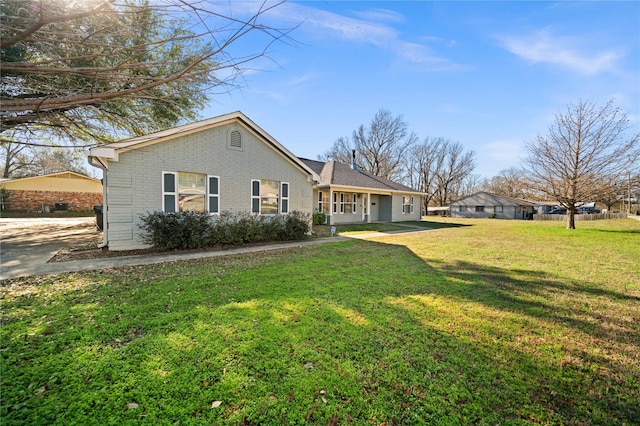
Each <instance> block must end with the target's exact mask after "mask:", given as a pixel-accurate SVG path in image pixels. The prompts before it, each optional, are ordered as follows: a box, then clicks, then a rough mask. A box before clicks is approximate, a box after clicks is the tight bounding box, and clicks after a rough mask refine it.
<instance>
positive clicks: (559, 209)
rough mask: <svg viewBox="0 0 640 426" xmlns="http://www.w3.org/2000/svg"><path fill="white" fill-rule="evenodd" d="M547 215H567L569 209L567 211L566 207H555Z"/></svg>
mask: <svg viewBox="0 0 640 426" xmlns="http://www.w3.org/2000/svg"><path fill="white" fill-rule="evenodd" d="M547 214H567V209H565V208H564V207H555V208H553V209H551V210H549V213H547Z"/></svg>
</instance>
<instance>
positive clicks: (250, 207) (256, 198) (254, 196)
mask: <svg viewBox="0 0 640 426" xmlns="http://www.w3.org/2000/svg"><path fill="white" fill-rule="evenodd" d="M255 182H257V183H258V195H255V194H254V193H253V187H254V183H255ZM260 185H261V184H260V179H251V203H250V204H251V205H250V206H249V211H250V212H251V213H253V214H260V210H261V208H260ZM254 200H258V211H255V210H254V209H253V201H254Z"/></svg>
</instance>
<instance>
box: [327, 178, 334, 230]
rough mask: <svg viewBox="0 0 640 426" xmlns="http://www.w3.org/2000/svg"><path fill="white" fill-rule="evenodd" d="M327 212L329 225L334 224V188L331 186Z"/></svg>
mask: <svg viewBox="0 0 640 426" xmlns="http://www.w3.org/2000/svg"><path fill="white" fill-rule="evenodd" d="M328 210H329V211H328V212H327V225H333V189H331V187H329V208H328Z"/></svg>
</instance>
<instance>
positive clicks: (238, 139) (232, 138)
mask: <svg viewBox="0 0 640 426" xmlns="http://www.w3.org/2000/svg"><path fill="white" fill-rule="evenodd" d="M227 148H229V149H233V150H236V151H242V133H241V132H240V130H238V129H231V130H229V132H228V133H227Z"/></svg>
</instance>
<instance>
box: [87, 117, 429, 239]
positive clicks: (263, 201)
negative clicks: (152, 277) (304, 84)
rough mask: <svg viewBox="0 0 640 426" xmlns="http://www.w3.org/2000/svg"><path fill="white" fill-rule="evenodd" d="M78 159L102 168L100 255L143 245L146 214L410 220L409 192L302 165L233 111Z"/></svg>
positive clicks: (339, 169) (347, 172)
mask: <svg viewBox="0 0 640 426" xmlns="http://www.w3.org/2000/svg"><path fill="white" fill-rule="evenodd" d="M88 155H89V161H90V163H91V164H93V165H94V166H96V167H99V168H101V169H102V170H103V176H104V178H103V182H104V205H105V207H104V209H103V224H104V233H103V235H104V241H103V243H102V245H103V246H107V245H108V247H109V249H110V250H132V249H138V248H144V247H146V246H145V244H144V243H143V242H142V238H141V237H140V228H139V224H140V222H141V221H140V218H141V216H143V215H145V214H147V213H150V212H153V211H165V212H177V211H202V212H209V213H210V214H212V215H217V214H219V213H220V212H222V211H230V212H251V213H253V214H260V215H275V214H287V213H289V212H292V211H301V212H305V213H313V212H314V211H315V209H316V208H318V207H319V205H322V208H323V209H325V210H326V211H327V212H328V211H329V208H330V207H329V199H330V197H333V200H334V201H333V204H332V207H331V209H333V210H335V212H336V214H334V215H331V222H330V223H338V222H346V221H349V222H354V221H360V222H362V221H374V220H388V221H391V220H401V219H403V220H407V219H415V218H418V219H419V210H420V200H419V195H420V194H419V193H417V192H415V191H412V190H409V189H408V188H406V187H403V186H394V185H395V184H393V183H391V182H389V181H386V180H382V179H379V178H375V177H372V176H370V175H368V174H366V173H363V172H356V171H354V170H351V169H350V168H349V166H346V165H341V164H338V163H331V164H329V163H327V164H326V165H322V167H320V164H319V163H318V162H313V161H311V160H305V161H303V160H301V159H299V158H298V157H296V156H295V155H294V154H293V153H291V152H290V151H289V150H288V149H286V148H285V147H284V146H283V145H281V144H280V143H279V142H278V141H276V140H275V139H274V138H273V137H272V136H270V135H269V134H268V133H267V132H266V131H264V130H263V129H262V128H260V127H259V126H258V125H257V124H256V123H254V122H253V121H251V120H250V119H249V118H248V117H247V116H245V115H244V114H243V113H241V112H239V111H237V112H233V113H229V114H225V115H221V116H218V117H214V118H211V119H208V120H203V121H199V122H196V123H191V124H187V125H184V126H179V127H175V128H172V129H168V130H164V131H161V132H157V133H153V134H150V135H146V136H140V137H135V138H132V139H127V140H123V141H120V142H116V143H111V144H108V145H102V146H97V147H94V148H91V149H90V150H89V152H88ZM318 171H320V173H319V172H318ZM321 174H323V176H320V175H321ZM356 177H357V180H355V179H356ZM350 179H351V180H350ZM401 194H402V195H401ZM318 200H321V202H319V201H318ZM414 206H415V207H414ZM333 210H332V211H333ZM402 212H405V213H404V214H403V213H402Z"/></svg>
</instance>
